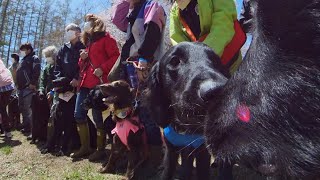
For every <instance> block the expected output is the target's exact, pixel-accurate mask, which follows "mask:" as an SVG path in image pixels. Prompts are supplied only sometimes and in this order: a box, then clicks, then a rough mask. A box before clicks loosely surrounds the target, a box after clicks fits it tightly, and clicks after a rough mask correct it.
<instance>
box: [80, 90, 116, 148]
mask: <svg viewBox="0 0 320 180" xmlns="http://www.w3.org/2000/svg"><path fill="white" fill-rule="evenodd" d="M104 97H105V96H104V95H103V93H102V91H101V88H100V86H96V87H95V88H94V89H92V90H91V91H90V93H89V95H88V97H87V98H86V99H85V100H84V101H83V103H82V106H83V108H84V109H87V110H89V109H91V108H95V109H98V110H101V111H105V110H107V109H108V108H109V106H108V105H106V104H105V103H104V101H103V98H104ZM115 126H116V123H115V122H114V121H111V120H110V117H107V118H106V119H105V120H104V127H105V131H106V134H107V135H108V138H109V142H110V143H111V141H112V139H113V135H112V134H111V131H112V129H113V128H115Z"/></svg>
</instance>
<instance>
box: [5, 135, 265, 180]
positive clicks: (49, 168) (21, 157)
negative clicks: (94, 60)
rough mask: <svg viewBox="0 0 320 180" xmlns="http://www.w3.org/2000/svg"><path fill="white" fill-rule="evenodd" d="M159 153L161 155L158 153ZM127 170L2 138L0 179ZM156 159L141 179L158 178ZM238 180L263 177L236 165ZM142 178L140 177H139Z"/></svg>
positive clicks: (66, 177)
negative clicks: (44, 151) (108, 168)
mask: <svg viewBox="0 0 320 180" xmlns="http://www.w3.org/2000/svg"><path fill="white" fill-rule="evenodd" d="M108 148H109V149H110V146H108ZM155 156H157V157H158V156H159V155H155ZM125 166H126V164H124V169H123V170H119V172H118V173H119V174H99V173H98V172H97V171H98V169H99V168H100V167H101V163H91V162H89V161H88V160H81V161H77V162H73V161H72V159H71V158H70V157H55V156H53V155H50V154H46V155H42V154H41V153H40V152H39V149H38V148H37V147H36V145H30V144H29V141H27V140H26V137H25V136H23V135H22V134H21V133H20V132H16V131H15V132H13V138H12V139H11V140H10V141H8V140H5V139H3V138H2V137H0V179H1V180H7V179H9V180H11V179H13V180H20V179H26V180H44V179H45V180H47V179H48V180H56V179H58V180H103V179H107V180H122V179H124V176H123V173H125V172H124V171H125ZM153 166H154V162H149V163H148V164H147V165H146V167H145V168H143V169H140V170H139V171H138V174H139V177H140V179H141V180H158V179H159V171H157V170H155V169H154V167H153ZM214 171H216V170H213V171H212V177H211V178H210V179H212V180H215V179H216V177H217V176H216V172H214ZM233 175H234V179H235V180H264V179H266V178H263V177H261V176H259V175H257V174H255V173H253V172H252V171H251V170H248V169H244V168H242V167H234V174H233ZM140 179H139V180H140Z"/></svg>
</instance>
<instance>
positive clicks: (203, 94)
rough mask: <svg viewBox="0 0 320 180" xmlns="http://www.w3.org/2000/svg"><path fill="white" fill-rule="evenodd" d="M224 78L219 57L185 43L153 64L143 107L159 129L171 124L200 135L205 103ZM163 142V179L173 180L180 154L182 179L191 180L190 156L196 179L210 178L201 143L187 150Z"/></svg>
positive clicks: (222, 82) (200, 45)
mask: <svg viewBox="0 0 320 180" xmlns="http://www.w3.org/2000/svg"><path fill="white" fill-rule="evenodd" d="M227 76H229V75H228V73H227V70H226V68H224V67H223V66H222V65H221V62H220V58H219V57H218V56H217V55H216V54H215V53H214V52H213V51H212V50H211V49H210V48H209V47H207V46H206V45H204V44H200V43H188V42H185V43H180V44H179V45H177V46H174V47H172V48H171V49H170V50H169V51H168V52H167V53H166V54H165V55H164V57H163V58H162V59H161V60H160V61H159V62H157V63H156V64H155V66H154V67H153V68H152V70H151V72H150V76H149V79H148V90H147V94H146V96H147V99H146V104H149V105H148V106H149V108H150V110H151V115H152V118H154V119H155V120H156V122H157V123H158V125H160V126H161V127H167V126H168V125H170V124H171V126H173V128H174V129H175V130H176V131H177V132H178V133H181V134H187V135H194V134H197V135H200V136H202V135H203V133H204V132H203V131H204V126H203V123H202V122H201V120H202V121H204V115H205V113H206V100H207V99H208V98H210V96H209V95H213V94H215V93H216V92H218V91H220V89H221V88H222V87H223V85H224V84H225V83H226V81H227V78H226V77H227ZM165 131H166V129H165ZM178 136H179V135H178ZM165 141H166V143H167V150H166V155H165V159H164V172H163V176H162V179H172V178H173V175H174V173H175V169H176V163H177V159H178V155H179V151H181V152H182V157H183V159H182V162H183V164H182V167H183V168H185V169H183V179H189V178H190V177H191V172H192V167H193V157H195V158H196V160H197V176H198V179H208V178H209V169H210V168H209V166H210V155H209V153H208V151H207V149H206V148H205V144H204V143H202V145H201V146H200V147H198V148H196V150H195V149H193V150H191V151H190V148H191V149H192V147H191V144H190V146H189V144H186V145H183V146H180V147H179V145H174V144H172V143H171V142H170V141H169V140H168V138H167V137H165ZM169 142H170V143H169ZM184 162H185V163H186V164H184Z"/></svg>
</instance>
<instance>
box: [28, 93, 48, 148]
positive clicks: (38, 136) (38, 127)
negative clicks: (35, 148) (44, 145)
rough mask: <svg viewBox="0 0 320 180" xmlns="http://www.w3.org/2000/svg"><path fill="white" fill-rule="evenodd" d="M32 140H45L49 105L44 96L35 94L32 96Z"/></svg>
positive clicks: (32, 141) (33, 141) (34, 141)
mask: <svg viewBox="0 0 320 180" xmlns="http://www.w3.org/2000/svg"><path fill="white" fill-rule="evenodd" d="M32 114H33V115H32V129H31V134H32V140H31V143H32V144H34V143H36V141H37V140H38V141H42V142H45V141H46V140H47V125H48V120H49V117H50V107H49V103H48V100H47V98H46V97H45V96H40V95H39V94H36V95H34V96H33V98H32Z"/></svg>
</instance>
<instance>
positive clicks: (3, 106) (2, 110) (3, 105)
mask: <svg viewBox="0 0 320 180" xmlns="http://www.w3.org/2000/svg"><path fill="white" fill-rule="evenodd" d="M11 93H12V90H10V91H6V92H0V115H1V117H2V128H3V130H4V131H7V132H8V131H10V129H9V116H8V113H7V106H8V104H9V100H10V96H11Z"/></svg>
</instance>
